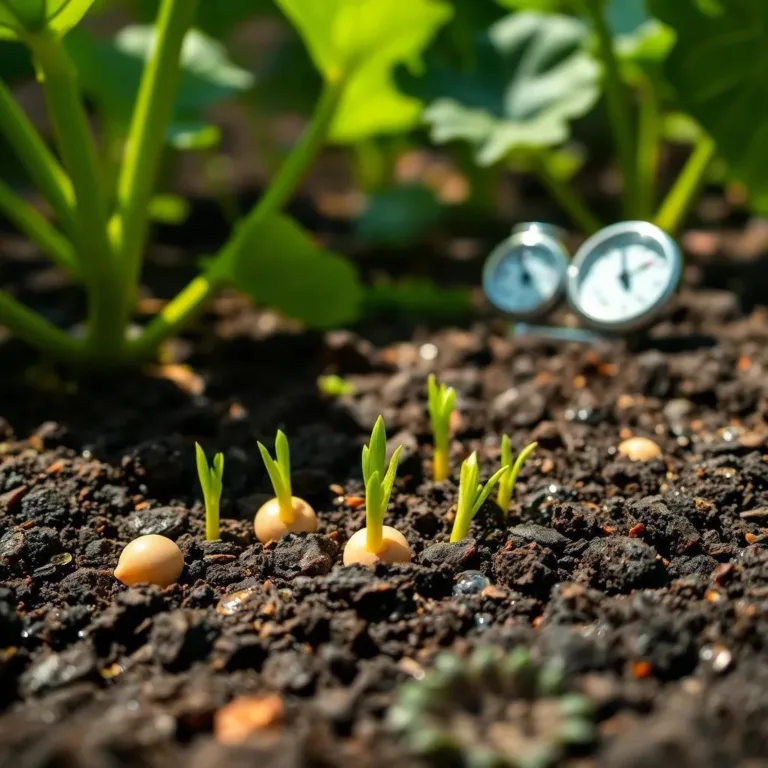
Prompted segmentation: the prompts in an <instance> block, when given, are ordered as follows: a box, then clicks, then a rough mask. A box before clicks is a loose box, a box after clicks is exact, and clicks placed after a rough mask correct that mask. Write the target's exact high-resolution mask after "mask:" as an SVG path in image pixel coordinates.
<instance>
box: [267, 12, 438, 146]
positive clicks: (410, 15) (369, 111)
mask: <svg viewBox="0 0 768 768" xmlns="http://www.w3.org/2000/svg"><path fill="white" fill-rule="evenodd" d="M276 2H277V4H278V5H279V6H280V8H281V9H282V11H283V12H284V13H285V15H286V16H287V17H288V19H289V20H290V21H291V22H292V23H293V25H294V26H295V27H296V28H297V30H298V31H299V33H300V35H301V36H302V38H303V39H304V42H305V44H306V46H307V48H308V49H309V52H310V55H311V56H312V59H313V61H314V63H315V66H316V67H317V68H318V70H319V71H320V73H321V74H322V76H323V77H324V78H325V79H326V80H329V81H335V80H337V79H338V78H341V77H346V78H348V82H347V86H346V90H345V94H344V97H343V99H342V102H341V104H340V106H339V111H338V114H337V116H336V120H335V122H334V124H333V126H332V128H331V135H330V138H331V141H335V142H339V143H346V142H354V141H358V140H360V139H363V138H365V137H368V136H373V135H376V134H381V133H392V132H400V131H404V130H408V129H410V128H412V127H413V126H414V125H416V124H417V123H418V121H419V116H420V114H421V104H420V102H419V100H418V99H416V98H413V97H409V96H406V95H404V94H402V93H400V92H399V91H398V90H397V88H396V87H395V83H394V79H393V73H394V69H395V67H396V66H398V65H401V64H407V65H409V66H416V65H417V64H418V60H419V57H420V55H421V53H422V51H423V50H424V48H425V47H426V45H427V44H428V43H429V42H430V40H431V39H432V38H433V37H434V35H435V33H436V32H437V30H438V29H439V28H440V27H441V26H442V25H443V24H445V23H446V22H447V21H448V20H449V19H450V18H451V16H452V10H451V6H450V5H449V4H448V3H447V2H445V1H444V0H406V1H405V2H392V0H323V2H318V0H276Z"/></svg>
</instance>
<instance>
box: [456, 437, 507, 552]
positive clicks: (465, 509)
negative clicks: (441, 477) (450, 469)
mask: <svg viewBox="0 0 768 768" xmlns="http://www.w3.org/2000/svg"><path fill="white" fill-rule="evenodd" d="M508 469H509V467H508V466H505V467H502V468H501V469H500V470H498V471H497V472H496V473H495V474H494V475H493V477H491V479H490V480H489V481H488V482H487V483H486V484H485V485H484V486H483V485H481V484H480V482H479V479H480V467H479V466H478V464H477V452H476V451H472V454H471V455H470V457H469V458H468V459H465V460H464V461H463V462H462V465H461V475H460V479H459V501H458V504H457V505H456V519H455V520H454V521H453V530H452V531H451V543H455V542H457V541H461V540H462V539H465V538H466V537H467V535H468V534H469V525H470V523H471V522H472V521H473V520H474V519H475V515H476V514H477V513H478V512H479V511H480V507H482V506H483V504H485V501H486V499H487V498H488V497H489V496H490V495H491V491H492V490H493V487H494V486H495V485H496V483H498V482H499V479H500V478H501V476H502V475H503V474H504V473H505V472H506V471H507V470H508Z"/></svg>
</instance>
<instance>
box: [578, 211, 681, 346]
mask: <svg viewBox="0 0 768 768" xmlns="http://www.w3.org/2000/svg"><path fill="white" fill-rule="evenodd" d="M681 272H682V255H681V253H680V249H679V248H678V246H677V244H676V243H675V241H674V240H673V239H672V238H671V237H670V236H669V235H667V234H666V232H664V231H663V230H661V229H659V228H658V227H656V226H655V225H653V224H650V223H649V222H646V221H625V222H621V223H620V224H614V225H613V226H610V227H606V228H605V229H603V230H601V231H600V232H598V233H597V234H596V235H593V236H592V237H591V238H590V239H589V240H587V241H586V242H585V243H584V245H583V246H582V247H581V248H580V249H579V251H578V252H577V253H576V256H575V257H574V259H573V263H572V264H571V266H570V267H569V268H568V281H567V292H568V300H569V302H570V304H571V306H572V307H573V308H574V309H575V310H576V311H577V312H578V313H579V314H580V315H581V316H582V317H583V318H584V320H586V321H587V322H588V323H589V324H590V325H592V326H595V327H598V328H601V329H602V330H606V331H617V332H624V331H634V330H638V329H639V328H642V327H643V326H645V325H647V324H649V323H650V322H652V321H653V319H654V318H655V317H657V315H658V313H659V312H660V311H661V310H662V309H663V308H664V306H665V305H666V304H667V302H668V301H669V299H670V298H671V297H672V295H673V294H674V292H675V290H676V288H677V285H678V283H679V281H680V275H681Z"/></svg>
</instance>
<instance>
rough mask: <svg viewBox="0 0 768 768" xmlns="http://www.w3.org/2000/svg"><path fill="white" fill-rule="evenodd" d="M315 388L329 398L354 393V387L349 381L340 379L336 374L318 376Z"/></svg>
mask: <svg viewBox="0 0 768 768" xmlns="http://www.w3.org/2000/svg"><path fill="white" fill-rule="evenodd" d="M317 388H318V390H319V391H320V394H321V395H323V396H324V397H331V398H336V397H344V395H354V394H355V391H356V387H355V385H354V384H353V383H352V382H351V381H347V380H346V379H342V378H341V376H336V374H330V375H328V376H320V377H318V379H317Z"/></svg>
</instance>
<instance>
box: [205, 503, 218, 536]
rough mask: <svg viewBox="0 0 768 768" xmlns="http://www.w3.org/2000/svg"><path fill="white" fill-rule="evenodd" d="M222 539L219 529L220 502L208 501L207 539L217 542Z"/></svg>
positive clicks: (206, 517) (206, 511) (206, 505)
mask: <svg viewBox="0 0 768 768" xmlns="http://www.w3.org/2000/svg"><path fill="white" fill-rule="evenodd" d="M220 538H221V530H220V528H219V502H218V500H217V501H213V500H210V501H208V500H207V499H206V504H205V539H206V541H216V540H217V539H220Z"/></svg>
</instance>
